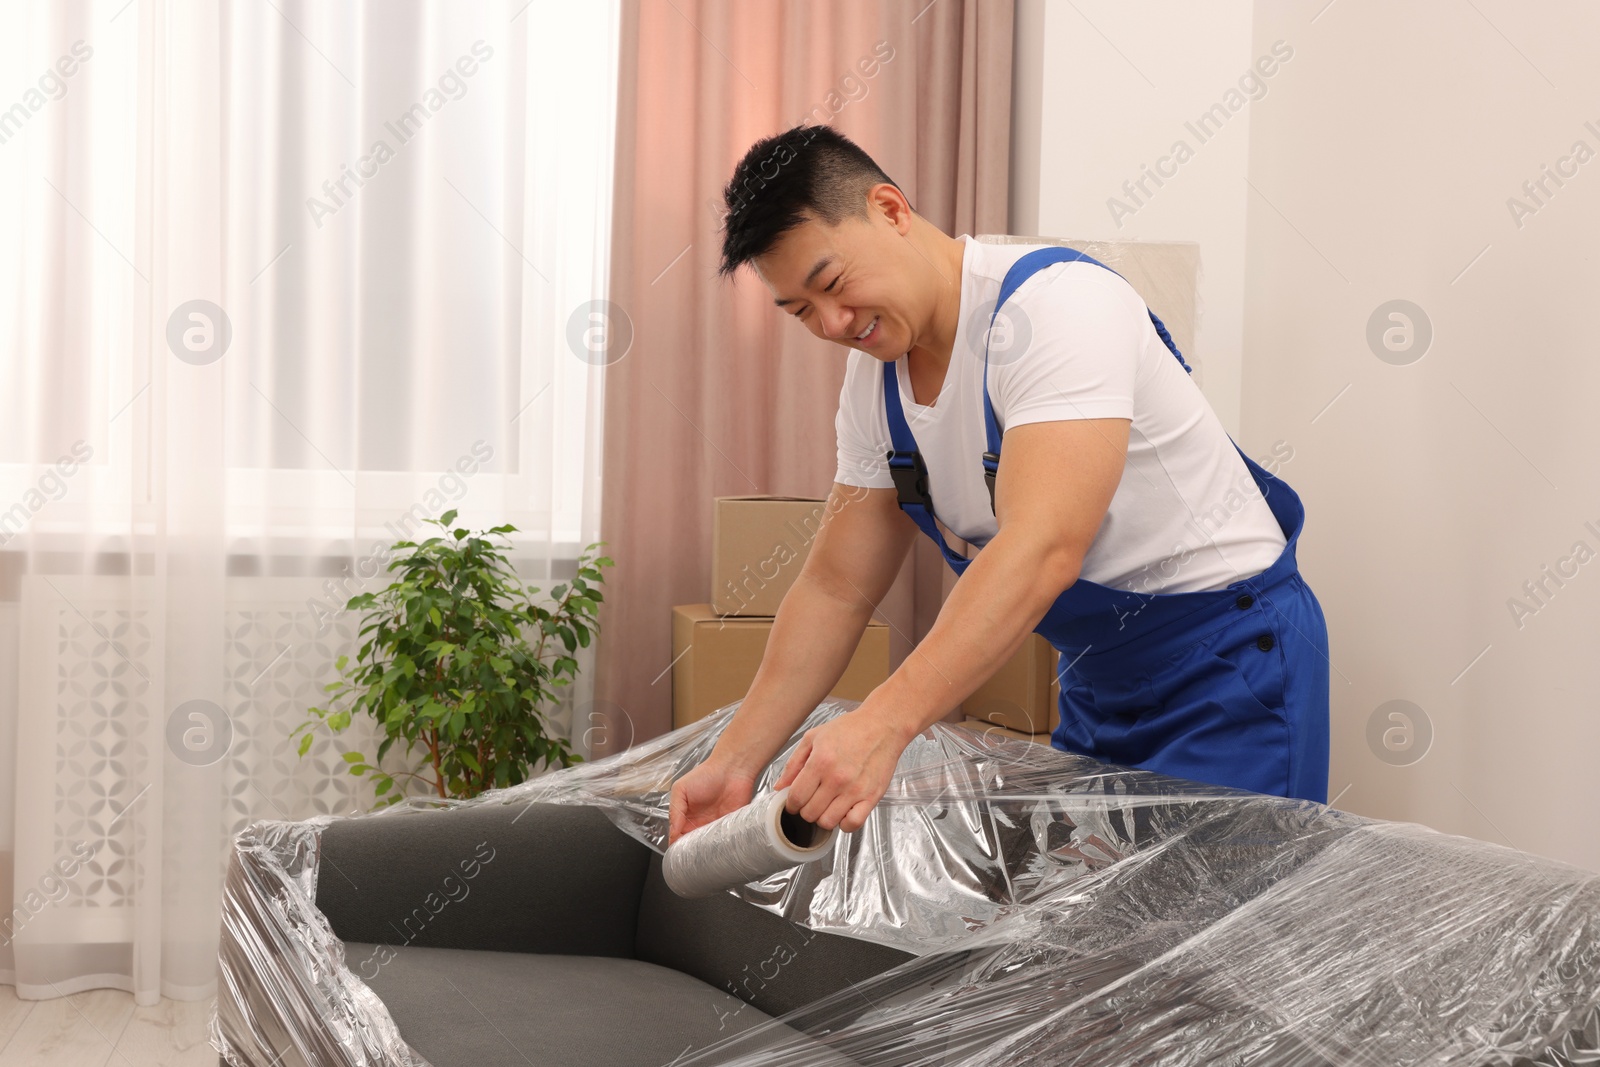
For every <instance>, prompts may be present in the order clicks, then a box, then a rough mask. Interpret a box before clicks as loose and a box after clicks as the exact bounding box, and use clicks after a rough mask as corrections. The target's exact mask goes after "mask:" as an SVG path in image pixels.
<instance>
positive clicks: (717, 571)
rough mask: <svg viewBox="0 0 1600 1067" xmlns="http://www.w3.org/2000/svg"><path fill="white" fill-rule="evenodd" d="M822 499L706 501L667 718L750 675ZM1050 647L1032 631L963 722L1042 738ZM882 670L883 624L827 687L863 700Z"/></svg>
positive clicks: (681, 613)
mask: <svg viewBox="0 0 1600 1067" xmlns="http://www.w3.org/2000/svg"><path fill="white" fill-rule="evenodd" d="M825 507H826V502H825V501H822V500H816V499H810V498H805V497H779V496H725V497H718V498H716V500H715V501H714V503H713V509H714V510H713V516H712V527H711V600H710V602H709V603H706V604H680V605H678V606H677V607H674V608H673V609H672V656H673V666H672V724H673V726H675V727H677V726H686V725H688V724H689V723H691V722H694V721H695V720H697V719H701V718H704V717H705V716H706V715H709V714H711V713H712V712H713V711H716V710H717V709H718V708H721V707H724V706H726V705H728V704H731V703H732V702H733V701H735V700H739V699H741V698H742V697H743V696H744V695H745V693H746V692H747V691H748V690H749V688H750V683H751V682H752V681H754V680H755V676H756V670H757V668H759V667H760V666H761V657H762V655H763V654H765V652H766V648H767V638H768V637H769V636H770V634H771V633H772V622H773V616H775V615H776V614H777V613H778V605H780V604H781V603H783V596H784V594H785V593H787V592H788V591H789V587H790V586H791V585H793V584H794V581H795V578H796V577H798V576H799V574H800V568H801V567H802V566H804V564H805V560H806V556H807V554H808V553H809V552H810V550H811V543H812V541H814V540H815V539H816V535H817V530H818V529H819V528H820V527H821V524H822V517H823V514H824V509H825ZM1055 675H1056V651H1055V649H1053V648H1051V647H1050V644H1049V642H1047V641H1045V639H1044V638H1042V637H1040V636H1039V635H1038V634H1030V635H1029V636H1028V640H1027V641H1026V642H1024V643H1023V645H1022V647H1021V648H1020V649H1019V650H1018V651H1017V653H1016V655H1014V656H1012V657H1011V659H1010V660H1008V661H1007V662H1006V663H1005V664H1004V665H1003V666H1001V668H1000V669H999V670H998V671H997V672H996V673H995V675H994V676H993V677H992V678H990V679H989V680H988V681H987V682H985V683H984V684H983V685H981V686H979V687H978V689H977V691H975V692H974V693H973V694H972V696H970V697H968V698H967V699H966V700H965V701H964V702H963V703H962V705H961V711H962V714H963V715H964V716H965V721H964V722H963V723H962V725H965V726H969V727H971V728H973V729H976V730H979V731H989V732H999V733H1003V734H1006V735H1008V736H1014V737H1022V738H1026V739H1027V740H1031V741H1037V742H1039V743H1041V744H1049V743H1050V731H1051V730H1053V729H1055V724H1056V692H1057V687H1056V676H1055ZM888 676H889V627H888V626H887V625H886V624H884V623H882V622H879V621H877V620H876V619H874V620H873V621H871V622H870V623H868V624H867V628H866V630H865V632H864V633H863V634H862V635H861V643H860V644H859V645H858V646H857V647H856V651H855V655H854V656H853V657H851V660H850V664H849V666H848V667H847V668H846V669H845V672H844V675H843V676H842V677H841V678H840V679H839V682H838V684H837V685H835V686H834V689H833V693H832V695H833V696H837V697H842V698H844V699H847V700H865V699H866V698H867V695H868V694H869V693H871V692H872V690H873V689H875V688H876V687H877V686H878V685H879V684H881V683H882V682H883V681H884V679H885V678H887V677H888Z"/></svg>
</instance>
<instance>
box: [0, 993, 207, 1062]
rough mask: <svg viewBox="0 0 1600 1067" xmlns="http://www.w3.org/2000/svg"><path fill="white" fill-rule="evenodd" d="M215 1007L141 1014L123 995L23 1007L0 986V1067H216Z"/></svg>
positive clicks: (171, 1007) (184, 1005)
mask: <svg viewBox="0 0 1600 1067" xmlns="http://www.w3.org/2000/svg"><path fill="white" fill-rule="evenodd" d="M213 1003H215V1001H214V1000H198V1001H189V1002H185V1001H177V1000H163V1001H162V1002H161V1003H159V1004H155V1005H152V1006H151V1007H148V1008H141V1007H139V1006H137V1005H135V1004H134V1002H133V994H132V993H124V992H122V991H121V990H120V989H90V990H86V991H85V992H82V993H74V994H73V995H72V996H70V997H60V998H57V999H55V1000H18V999H17V991H16V990H15V989H13V988H12V987H11V986H8V985H0V1067H216V1064H217V1054H216V1052H214V1051H213V1050H212V1048H211V1045H210V1043H209V1042H208V1041H207V1040H206V1023H207V1021H208V1020H209V1019H210V1018H211V1006H212V1004H213Z"/></svg>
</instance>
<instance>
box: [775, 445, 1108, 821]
mask: <svg viewBox="0 0 1600 1067" xmlns="http://www.w3.org/2000/svg"><path fill="white" fill-rule="evenodd" d="M1128 426H1129V420H1128V419H1115V418H1113V419H1073V420H1066V421H1056V422H1040V423H1030V424H1028V425H1024V426H1018V427H1015V428H1013V429H1011V430H1008V431H1007V432H1006V435H1005V447H1004V449H1003V451H1002V453H1001V455H1002V459H1001V462H1000V473H999V476H998V478H997V480H996V483H995V507H996V518H997V519H998V521H999V527H1000V528H999V532H998V533H997V534H996V535H995V537H994V538H993V539H991V540H990V541H989V543H988V544H987V545H985V546H984V547H983V549H982V551H980V552H979V553H978V555H977V557H976V558H975V559H974V560H973V561H972V563H971V564H970V565H969V566H968V567H967V569H966V571H965V572H964V573H963V574H962V576H961V579H960V581H958V582H956V585H955V588H954V589H953V590H951V593H950V595H949V597H947V598H946V600H945V602H944V606H943V607H942V608H941V609H940V611H939V617H938V619H937V620H936V621H935V623H934V626H933V629H932V630H930V631H929V633H928V635H927V637H925V638H924V639H923V641H922V643H921V644H919V645H918V646H917V648H916V649H915V650H914V651H913V653H912V654H911V655H910V656H907V657H906V660H905V662H904V663H903V664H901V666H900V668H899V669H898V670H896V671H895V672H894V674H893V675H891V676H890V677H889V679H888V680H887V681H886V682H884V684H883V685H880V686H879V687H878V688H877V689H875V690H873V692H872V694H871V696H869V697H868V698H867V700H866V701H864V702H863V703H862V705H861V706H860V707H859V708H857V709H856V710H855V711H853V712H850V713H849V714H846V715H842V716H839V717H838V718H836V719H834V720H832V721H830V722H827V723H824V724H823V725H821V726H819V727H817V728H816V729H813V730H808V731H806V734H805V736H804V738H803V739H802V740H801V742H800V744H799V745H798V746H797V747H796V749H795V752H794V754H793V755H792V756H791V757H790V759H789V762H788V764H787V765H786V766H785V767H784V771H783V774H782V775H781V776H780V777H779V778H778V780H777V782H775V783H774V788H778V789H781V788H783V787H784V786H786V785H787V786H789V787H790V788H789V801H788V805H787V807H788V810H790V811H792V812H798V813H799V814H800V815H801V816H802V817H803V818H805V819H808V820H810V821H812V822H815V823H817V824H818V825H820V826H824V827H832V826H838V827H839V828H840V829H842V830H845V831H846V832H849V831H852V830H857V829H860V827H861V825H862V823H864V822H865V821H866V818H867V814H868V813H869V812H870V811H871V810H872V807H873V805H875V804H876V803H877V802H878V800H879V799H880V798H881V797H882V796H883V793H884V791H885V790H886V789H887V788H888V784H889V779H890V777H891V776H892V775H893V773H894V768H895V764H896V763H897V762H898V761H899V758H900V754H901V752H903V751H904V750H905V747H906V745H908V744H910V742H911V739H912V738H913V737H915V736H916V735H917V734H918V733H920V732H922V731H923V730H925V729H927V728H928V727H929V726H930V725H931V724H933V723H934V722H937V721H938V720H940V719H942V718H944V716H945V715H946V714H948V713H949V712H950V711H951V710H952V709H954V708H955V707H956V706H957V705H958V704H960V703H961V701H963V700H965V699H966V698H967V697H968V696H970V695H972V692H973V691H974V690H975V689H977V688H978V686H979V685H981V684H983V682H985V681H986V680H988V678H989V677H990V676H992V675H993V674H994V672H995V670H996V669H998V668H999V666H1000V665H1001V664H1003V663H1005V662H1006V660H1007V659H1009V658H1010V657H1011V656H1012V655H1013V654H1014V653H1015V652H1016V651H1017V649H1019V648H1020V647H1021V646H1022V643H1023V641H1024V640H1025V639H1026V638H1027V636H1028V634H1029V633H1030V632H1031V631H1032V630H1033V628H1034V626H1036V625H1037V624H1038V622H1039V620H1040V619H1042V618H1043V617H1044V614H1045V612H1046V611H1048V610H1049V608H1050V605H1051V604H1052V603H1053V602H1054V601H1055V599H1056V597H1058V596H1059V595H1060V594H1061V592H1062V591H1063V590H1064V589H1066V588H1067V587H1068V586H1070V585H1071V584H1072V583H1073V582H1075V581H1077V579H1078V573H1079V571H1080V569H1081V567H1082V565H1083V557H1084V555H1085V553H1087V552H1088V550H1089V546H1090V544H1091V543H1093V541H1094V537H1095V534H1096V533H1097V532H1098V531H1099V529H1100V523H1101V522H1102V521H1103V519H1104V518H1105V514H1106V509H1107V508H1108V507H1109V506H1110V504H1111V498H1112V496H1113V495H1114V494H1115V492H1116V489H1117V484H1118V483H1119V482H1120V481H1121V480H1122V472H1123V468H1124V465H1125V463H1126V456H1127V444H1128ZM796 721H797V722H798V720H796Z"/></svg>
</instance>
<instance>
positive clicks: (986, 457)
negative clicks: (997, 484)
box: [983, 452, 1000, 513]
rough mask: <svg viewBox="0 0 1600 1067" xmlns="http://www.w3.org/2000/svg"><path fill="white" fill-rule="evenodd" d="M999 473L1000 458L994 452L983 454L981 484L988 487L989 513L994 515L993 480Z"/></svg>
mask: <svg viewBox="0 0 1600 1067" xmlns="http://www.w3.org/2000/svg"><path fill="white" fill-rule="evenodd" d="M999 473H1000V456H999V455H998V454H997V453H994V452H985V453H984V454H983V484H984V485H987V486H988V487H989V511H990V512H991V513H994V511H995V507H994V479H995V475H997V474H999Z"/></svg>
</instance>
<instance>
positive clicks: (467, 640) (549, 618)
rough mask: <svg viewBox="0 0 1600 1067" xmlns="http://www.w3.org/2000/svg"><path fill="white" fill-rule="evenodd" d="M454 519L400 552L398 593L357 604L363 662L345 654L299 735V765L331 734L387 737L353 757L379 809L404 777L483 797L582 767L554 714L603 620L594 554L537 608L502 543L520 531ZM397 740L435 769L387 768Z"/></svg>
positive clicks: (599, 560)
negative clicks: (370, 732) (376, 730)
mask: <svg viewBox="0 0 1600 1067" xmlns="http://www.w3.org/2000/svg"><path fill="white" fill-rule="evenodd" d="M455 518H456V512H455V511H453V510H452V511H447V512H445V513H444V514H443V515H441V516H439V518H437V519H429V520H428V521H429V522H430V523H432V524H434V525H436V526H438V527H439V528H440V530H441V535H440V536H435V537H429V538H427V539H426V540H423V541H420V542H416V541H398V542H396V543H395V545H394V546H393V548H394V551H396V552H400V553H402V554H401V555H398V556H397V557H396V558H394V559H393V560H392V561H391V562H390V563H389V566H388V570H389V571H390V572H398V573H397V574H396V576H395V578H394V580H393V581H392V582H391V583H390V585H389V586H388V588H386V589H382V590H380V591H378V592H374V593H362V594H359V595H358V596H354V597H351V598H350V601H349V603H348V604H347V605H346V606H347V607H348V608H350V609H351V610H360V611H362V612H363V616H362V627H361V632H360V639H362V641H363V643H362V645H361V647H360V650H359V651H358V652H357V653H356V657H355V660H354V662H351V661H350V658H349V657H348V656H340V657H339V659H338V662H337V665H336V666H337V668H338V671H339V674H340V678H339V680H338V681H336V682H332V683H330V684H329V685H327V686H325V687H324V689H325V691H326V692H327V693H329V694H330V696H329V698H328V705H327V707H325V708H312V709H310V711H309V713H308V717H307V718H306V720H305V722H303V723H301V724H300V725H299V726H297V727H295V729H294V730H293V731H291V733H290V736H291V737H293V736H294V735H295V734H298V733H301V732H302V731H304V733H303V735H302V736H301V738H300V744H299V753H300V755H301V756H304V755H305V754H306V751H307V750H308V749H309V748H310V747H311V743H312V740H313V738H314V730H315V728H316V726H317V724H319V723H321V724H323V725H325V726H327V727H328V729H329V730H331V731H332V732H333V733H335V734H337V733H339V732H341V731H343V730H344V729H345V728H346V727H348V726H349V725H350V723H351V720H352V718H353V717H354V716H355V715H358V714H365V715H370V716H371V717H372V718H373V719H374V720H376V721H377V723H378V724H379V725H380V726H381V727H382V728H383V732H384V739H383V741H382V742H381V743H380V744H379V745H378V750H377V753H376V755H375V756H374V757H373V758H372V759H371V760H369V759H367V757H366V756H365V755H363V754H362V753H360V752H346V753H345V754H344V760H345V763H346V764H347V765H348V768H349V771H350V773H351V774H353V775H356V776H358V777H360V776H368V777H369V778H370V780H371V781H372V782H373V783H374V792H375V795H376V796H377V797H378V798H379V806H380V807H381V806H384V805H387V804H393V803H395V802H397V801H399V800H400V799H401V798H402V797H403V796H404V794H405V789H404V788H403V787H402V786H401V785H400V782H399V779H418V780H421V781H423V782H425V783H426V784H427V786H428V788H429V790H430V791H432V792H436V793H437V794H438V795H439V796H441V797H473V796H476V795H478V794H479V793H481V792H483V791H484V790H486V789H491V788H502V787H504V786H508V785H514V784H516V783H518V782H522V781H525V780H527V779H528V778H529V777H531V776H532V775H533V774H534V773H535V772H536V771H537V770H538V769H539V768H540V767H541V765H542V766H543V767H553V766H557V765H559V766H562V767H566V766H570V765H571V764H573V763H576V762H579V761H581V759H582V757H581V756H580V755H578V754H577V753H575V752H573V751H572V750H571V749H570V748H568V746H567V742H566V740H565V739H563V738H561V737H558V736H555V735H554V734H553V733H552V732H551V731H550V730H549V729H548V728H547V724H546V721H545V714H544V710H543V709H544V707H545V705H547V704H552V703H554V702H556V701H558V700H559V699H560V697H561V689H562V687H564V686H567V685H570V684H571V683H572V680H573V679H574V678H575V677H576V676H577V672H578V661H577V660H576V659H575V658H574V657H573V654H574V653H575V652H576V651H577V649H578V648H580V647H585V648H586V647H588V645H589V642H590V640H591V639H592V637H593V635H594V634H595V633H597V632H598V630H599V625H598V622H597V621H596V612H597V611H598V608H599V605H600V601H601V600H602V597H601V594H600V589H599V586H600V584H601V583H602V582H603V581H604V578H603V576H602V574H601V568H603V567H609V566H611V565H612V560H611V559H609V558H608V557H605V556H593V555H592V552H593V551H594V550H595V549H597V548H598V547H599V546H600V545H602V544H604V542H596V543H595V544H591V545H589V546H588V547H587V548H585V549H584V550H583V552H582V553H581V554H580V555H579V557H578V568H577V574H576V575H575V576H574V578H573V579H572V581H570V582H563V583H561V584H558V585H556V586H555V587H553V588H552V589H551V590H550V591H549V596H548V599H547V600H546V601H544V602H535V599H534V597H535V595H536V594H537V593H538V592H539V590H538V588H537V587H533V588H529V587H526V586H524V585H523V584H522V582H521V580H520V579H518V578H517V576H516V574H515V572H513V571H512V569H511V565H510V563H508V562H507V560H506V557H505V553H504V550H503V547H502V545H501V544H500V542H501V541H503V540H504V538H505V535H506V534H509V533H513V532H515V530H516V527H514V526H509V525H506V526H496V527H494V528H493V529H490V530H486V531H483V532H482V533H474V532H473V531H471V530H465V529H451V528H450V527H451V524H452V523H454V522H455ZM397 741H403V742H404V743H405V751H406V752H407V753H408V754H410V753H412V752H414V751H415V750H416V749H417V748H421V749H422V750H423V753H424V759H423V761H422V763H421V764H420V765H419V767H418V768H417V769H416V770H414V771H393V772H391V771H387V770H384V769H383V768H382V767H380V766H379V764H380V763H381V762H382V761H383V758H384V756H385V755H386V754H387V753H388V751H389V749H390V747H391V746H393V745H394V744H395V742H397Z"/></svg>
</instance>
